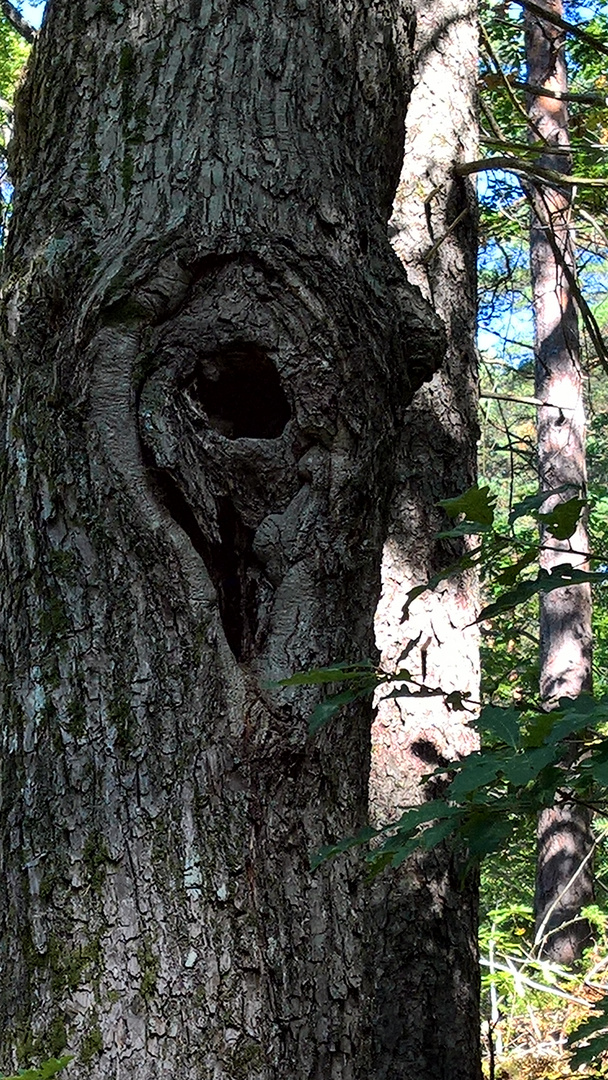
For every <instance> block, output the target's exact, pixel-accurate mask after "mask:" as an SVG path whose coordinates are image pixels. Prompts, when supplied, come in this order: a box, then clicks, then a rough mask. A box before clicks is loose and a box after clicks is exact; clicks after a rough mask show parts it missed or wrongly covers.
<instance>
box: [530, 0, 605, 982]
mask: <svg viewBox="0 0 608 1080" xmlns="http://www.w3.org/2000/svg"><path fill="white" fill-rule="evenodd" d="M544 6H545V7H546V9H547V11H549V12H551V13H552V14H554V15H559V16H562V15H563V5H562V4H561V0H544ZM525 31H526V59H527V66H528V75H527V78H528V82H529V83H531V84H533V85H535V86H542V87H546V88H547V89H549V90H553V91H557V92H561V93H565V92H567V90H568V78H567V70H566V59H565V55H564V37H565V35H564V33H563V31H562V30H560V29H559V27H556V26H554V25H553V24H552V23H549V22H545V21H544V20H543V19H540V18H538V17H537V16H536V15H533V14H531V13H529V12H526V16H525ZM528 116H529V118H530V138H531V140H532V142H535V143H538V141H539V139H542V141H543V143H544V145H545V150H544V152H543V153H542V154H541V155H540V156H539V158H538V164H539V165H540V166H542V167H543V168H545V169H555V170H559V171H560V172H568V171H570V168H571V159H570V142H569V136H568V107H567V104H566V102H565V101H559V100H556V99H555V98H548V97H541V96H537V95H535V96H533V97H530V98H529V100H528ZM530 268H531V276H532V293H533V309H534V322H535V370H536V396H537V398H539V399H540V400H541V401H546V402H547V405H545V406H542V407H540V408H539V410H538V465H539V476H540V485H541V491H553V490H555V489H556V488H561V489H562V491H561V494H559V495H553V496H551V497H550V498H548V499H547V502H546V503H545V505H544V507H543V509H544V510H545V511H549V510H550V509H551V507H553V506H555V505H556V503H558V502H565V501H566V499H570V498H573V497H577V496H580V495H581V494H582V495H584V494H585V492H586V481H587V474H586V465H585V412H584V402H583V372H582V369H581V363H580V350H579V335H578V316H577V311H576V307H575V302H574V295H573V290H572V281H573V280H574V279H575V275H576V263H575V255H574V246H573V236H572V229H571V223H570V196H569V194H566V193H565V192H564V191H563V190H561V189H557V188H550V187H547V186H546V185H541V184H537V185H536V186H535V188H534V191H533V212H532V217H531V225H530ZM542 540H543V551H542V553H541V566H542V567H544V568H545V569H546V570H551V569H552V567H554V566H556V565H558V564H560V563H564V562H571V563H572V564H573V565H574V566H583V567H584V566H585V564H586V555H585V552H587V551H588V550H589V534H588V530H587V522H586V518H583V519H582V520H581V522H580V525H579V527H578V528H577V531H576V532H575V534H574V536H572V538H571V539H570V540H568V541H559V540H556V539H555V538H554V537H553V536H551V534H550V533H548V532H547V531H545V532H544V534H543V537H542ZM589 690H591V587H590V586H589V585H575V586H572V587H570V588H568V589H556V590H555V591H553V592H550V593H547V594H546V595H544V596H541V601H540V692H541V697H542V699H543V701H544V702H545V703H546V705H547V707H551V706H552V705H555V704H556V703H557V701H558V700H559V699H560V698H561V697H568V698H576V697H578V695H579V694H580V693H582V692H584V691H589ZM592 844H593V836H592V833H591V823H590V815H589V813H588V812H587V811H586V810H584V809H582V808H579V807H575V806H563V807H554V808H551V809H548V810H545V811H543V813H542V814H540V816H539V822H538V861H537V877H536V895H535V914H536V932H537V938H539V944H540V945H541V951H542V955H544V956H545V957H547V958H548V959H551V960H554V961H556V962H557V963H561V964H569V963H572V961H573V960H575V959H577V958H578V957H580V955H581V952H582V950H583V947H584V946H585V944H587V943H588V940H589V926H588V924H587V923H586V922H585V921H584V920H582V919H580V918H579V916H580V911H581V908H582V907H584V906H585V905H586V904H589V903H591V902H592V900H593V872H592V863H591V860H590V859H589V858H588V856H589V854H590V852H591V849H592ZM585 860H586V862H585ZM583 862H585V866H584V869H583V870H582V872H580V873H579V874H578V876H577V877H576V880H575V881H572V878H573V875H574V874H575V873H576V871H577V870H578V869H579V867H580V866H581V864H582V863H583Z"/></svg>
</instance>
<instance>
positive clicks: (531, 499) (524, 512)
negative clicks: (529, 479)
mask: <svg viewBox="0 0 608 1080" xmlns="http://www.w3.org/2000/svg"><path fill="white" fill-rule="evenodd" d="M570 490H571V489H570ZM564 491H568V485H567V484H562V486H561V487H557V488H551V490H550V491H537V493H536V495H528V496H526V498H525V499H522V500H521V502H518V503H516V504H515V506H514V507H513V509H512V510H511V513H510V514H509V525H513V523H514V522H515V521H517V519H518V518H521V517H530V516H531V517H536V511H537V510H540V508H541V506H542V505H543V503H546V501H547V499H550V498H551V497H552V496H553V495H563V493H564Z"/></svg>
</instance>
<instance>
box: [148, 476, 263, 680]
mask: <svg viewBox="0 0 608 1080" xmlns="http://www.w3.org/2000/svg"><path fill="white" fill-rule="evenodd" d="M146 456H147V455H146ZM150 473H151V475H152V477H153V479H154V483H155V486H156V489H157V492H158V495H159V497H160V499H161V501H162V502H163V504H164V506H165V507H166V508H167V510H168V511H169V513H170V514H171V517H172V518H173V520H174V521H175V522H176V523H177V524H178V525H179V526H180V528H182V529H183V530H184V532H185V533H186V535H187V536H188V537H189V539H190V542H191V544H192V546H193V547H194V549H195V550H196V551H198V553H199V555H200V556H201V558H202V560H203V562H204V563H205V566H206V567H207V570H208V572H209V576H210V577H211V580H212V582H213V584H214V586H215V589H216V592H217V597H218V603H219V609H220V617H221V620H222V626H223V627H224V633H225V635H226V641H227V642H228V644H229V646H230V648H231V650H232V652H233V654H234V657H235V659H236V660H238V661H239V662H244V661H246V660H249V659H250V658H251V657H252V655H253V652H254V648H255V635H256V630H257V624H258V617H257V599H258V598H257V579H258V576H259V574H260V572H261V569H262V567H261V565H260V563H259V561H258V559H257V558H256V556H255V555H254V554H253V550H252V548H253V536H254V530H253V529H250V528H248V527H247V525H244V524H243V522H242V521H241V519H240V517H239V515H238V514H237V513H236V511H235V509H234V507H233V505H232V503H231V502H230V500H229V499H227V498H222V499H220V500H219V503H218V524H219V530H220V537H221V542H220V543H219V544H217V543H213V542H211V541H210V540H209V539H208V538H207V537H206V536H205V534H204V532H203V530H202V529H201V527H200V525H199V524H198V522H197V520H196V517H195V515H194V513H193V511H192V510H191V508H190V506H189V505H188V502H187V501H186V499H185V498H184V496H183V495H182V493H181V491H180V490H179V487H178V486H177V484H176V482H175V480H174V479H173V477H172V476H171V474H170V473H169V472H168V471H167V470H165V469H158V468H155V467H154V466H152V467H151V468H150Z"/></svg>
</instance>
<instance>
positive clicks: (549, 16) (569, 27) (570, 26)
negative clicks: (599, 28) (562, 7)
mask: <svg viewBox="0 0 608 1080" xmlns="http://www.w3.org/2000/svg"><path fill="white" fill-rule="evenodd" d="M513 2H514V3H515V4H517V5H518V6H519V7H522V8H525V9H526V10H527V11H530V12H531V13H532V15H536V16H537V17H538V18H539V19H543V20H544V21H545V22H548V23H553V25H554V26H559V27H560V29H561V30H565V31H566V32H567V33H568V34H574V36H575V37H577V38H579V39H580V40H581V41H585V42H586V43H587V45H592V46H593V47H594V49H597V50H598V52H602V53H605V55H606V56H608V45H604V42H603V41H602V39H601V38H599V37H596V36H595V34H588V33H587V32H586V31H585V30H581V28H580V26H576V25H575V24H574V23H571V22H567V21H566V19H562V18H560V16H559V15H554V14H553V12H552V11H547V9H546V8H544V7H542V6H541V5H540V4H535V3H533V0H513Z"/></svg>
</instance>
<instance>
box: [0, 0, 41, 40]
mask: <svg viewBox="0 0 608 1080" xmlns="http://www.w3.org/2000/svg"><path fill="white" fill-rule="evenodd" d="M0 11H2V14H3V15H4V17H5V19H8V21H9V23H10V24H11V26H12V27H13V30H16V31H17V33H18V34H20V35H21V37H22V38H25V40H26V41H28V42H29V43H30V45H31V44H32V43H33V42H34V41H35V40H36V37H37V34H38V31H37V30H36V29H35V28H34V27H33V26H32V24H31V23H29V22H28V21H27V19H24V18H23V15H22V14H21V12H20V11H18V10H17V8H16V7H15V6H14V4H11V2H10V0H0Z"/></svg>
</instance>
